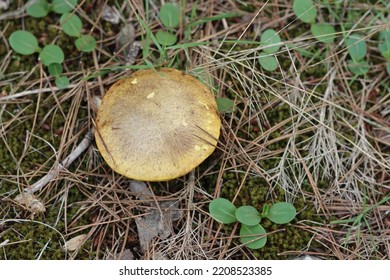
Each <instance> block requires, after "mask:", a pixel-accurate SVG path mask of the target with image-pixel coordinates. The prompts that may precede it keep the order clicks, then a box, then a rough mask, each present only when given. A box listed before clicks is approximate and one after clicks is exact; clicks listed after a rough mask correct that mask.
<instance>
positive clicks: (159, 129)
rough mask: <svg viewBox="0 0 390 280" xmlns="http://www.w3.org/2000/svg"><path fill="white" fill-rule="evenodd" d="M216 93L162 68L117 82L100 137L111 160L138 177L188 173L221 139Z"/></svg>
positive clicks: (107, 99)
mask: <svg viewBox="0 0 390 280" xmlns="http://www.w3.org/2000/svg"><path fill="white" fill-rule="evenodd" d="M220 127H221V120H220V118H219V115H218V111H217V105H216V101H215V98H214V95H213V94H212V93H211V92H210V91H209V89H208V88H207V87H206V86H205V85H204V84H202V83H201V82H200V81H198V80H197V79H196V78H194V77H192V76H190V75H187V74H185V73H183V72H181V71H178V70H175V69H170V68H162V69H159V70H158V71H156V70H153V69H150V70H139V71H137V72H135V73H133V75H132V76H130V77H128V78H124V79H121V80H119V81H117V82H116V83H115V84H114V85H112V86H111V88H110V89H109V90H108V92H107V93H106V94H105V95H104V97H103V99H102V102H101V104H100V106H99V108H98V113H97V118H96V129H95V139H96V144H97V147H98V149H99V151H100V153H101V154H102V156H103V158H104V160H105V161H106V162H107V164H108V165H109V166H110V167H111V168H112V169H113V170H114V171H116V172H117V173H119V174H122V175H124V176H126V177H128V178H131V179H135V180H139V181H166V180H171V179H174V178H177V177H180V176H182V175H185V174H187V173H189V172H190V171H191V170H193V169H194V168H195V167H197V166H198V165H199V164H200V163H202V162H203V161H204V160H205V159H206V158H207V157H208V156H209V155H210V154H211V153H212V152H213V151H214V150H215V147H216V145H217V142H218V137H219V133H220Z"/></svg>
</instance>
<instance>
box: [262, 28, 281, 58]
mask: <svg viewBox="0 0 390 280" xmlns="http://www.w3.org/2000/svg"><path fill="white" fill-rule="evenodd" d="M281 41H282V40H281V39H280V36H279V34H278V33H277V32H276V31H275V30H273V29H267V30H265V31H264V32H263V34H261V38H260V42H261V44H262V45H263V46H270V47H265V48H263V51H264V52H265V53H269V54H272V53H276V52H277V51H278V50H279V49H280V42H281Z"/></svg>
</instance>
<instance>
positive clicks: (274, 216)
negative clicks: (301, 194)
mask: <svg viewBox="0 0 390 280" xmlns="http://www.w3.org/2000/svg"><path fill="white" fill-rule="evenodd" d="M296 214H297V211H296V210H295V207H294V205H292V204H291V203H288V202H277V203H275V204H273V205H272V206H271V207H270V209H269V211H268V215H267V218H268V219H269V220H270V221H272V222H274V223H275V224H287V223H289V222H291V221H292V220H293V219H294V218H295V215H296Z"/></svg>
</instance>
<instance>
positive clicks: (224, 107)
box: [216, 97, 235, 113]
mask: <svg viewBox="0 0 390 280" xmlns="http://www.w3.org/2000/svg"><path fill="white" fill-rule="evenodd" d="M216 101H217V107H218V111H219V112H221V113H231V112H233V111H234V110H235V106H234V100H231V99H229V98H226V97H218V98H217V99H216Z"/></svg>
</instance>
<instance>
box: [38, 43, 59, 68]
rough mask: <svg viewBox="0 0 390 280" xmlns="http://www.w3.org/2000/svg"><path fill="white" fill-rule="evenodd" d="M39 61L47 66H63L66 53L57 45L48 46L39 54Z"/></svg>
mask: <svg viewBox="0 0 390 280" xmlns="http://www.w3.org/2000/svg"><path fill="white" fill-rule="evenodd" d="M39 59H40V60H41V61H42V63H43V65H45V66H49V65H50V64H52V63H59V64H61V63H62V62H64V52H63V51H62V49H61V48H60V47H59V46H57V45H47V46H45V47H44V48H43V49H42V51H41V52H40V53H39Z"/></svg>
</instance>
